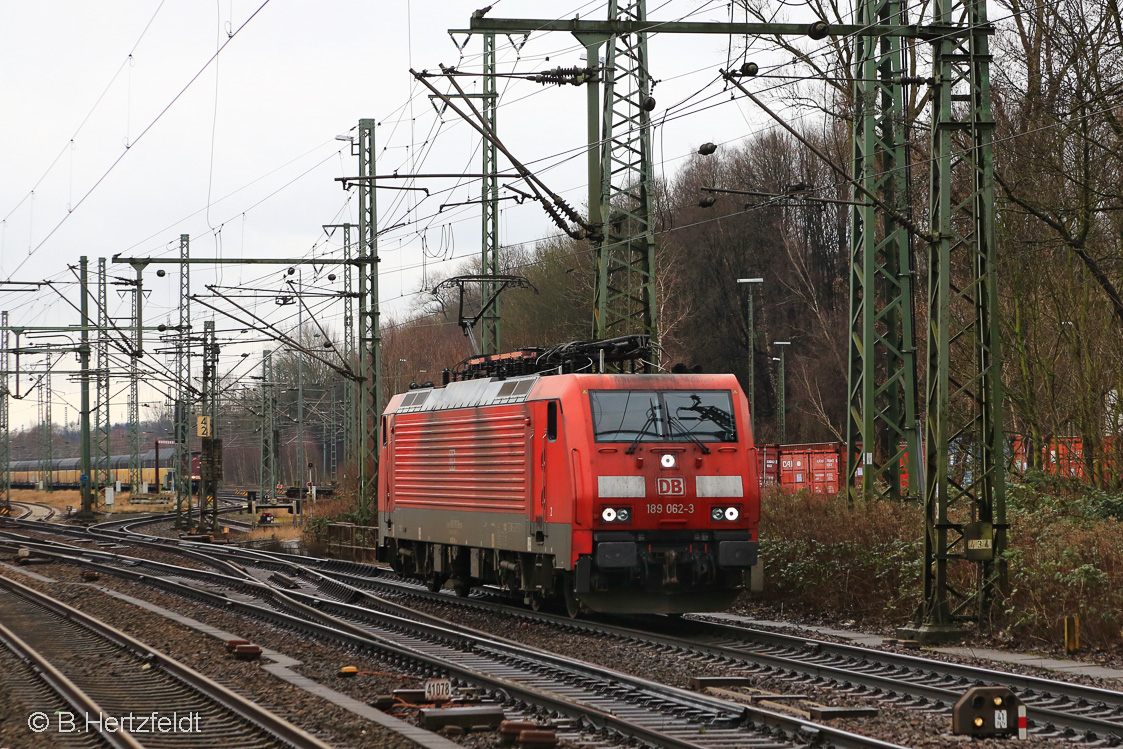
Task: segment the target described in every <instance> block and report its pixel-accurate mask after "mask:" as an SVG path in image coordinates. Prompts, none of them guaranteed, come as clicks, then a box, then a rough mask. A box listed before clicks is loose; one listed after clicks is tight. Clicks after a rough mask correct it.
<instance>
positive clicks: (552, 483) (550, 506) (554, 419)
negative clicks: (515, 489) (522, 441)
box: [534, 400, 573, 523]
mask: <svg viewBox="0 0 1123 749" xmlns="http://www.w3.org/2000/svg"><path fill="white" fill-rule="evenodd" d="M543 411H544V413H543V417H544V418H543V419H542V425H543V429H542V430H541V431H542V434H541V436H540V437H538V439H537V442H538V445H539V451H538V453H537V454H538V475H539V481H540V486H539V487H537V491H536V493H535V508H534V510H535V512H534V518H535V520H536V521H537V522H539V523H571V522H573V503H572V498H571V497H569V486H570V481H569V460H568V451H567V449H566V444H565V430H564V429H562V419H563V415H562V407H561V401H557V400H551V401H546V403H545V404H544V408H543Z"/></svg>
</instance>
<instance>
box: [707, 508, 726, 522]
mask: <svg viewBox="0 0 1123 749" xmlns="http://www.w3.org/2000/svg"><path fill="white" fill-rule="evenodd" d="M724 517H725V508H724V507H715V508H714V509H712V510H710V518H711V519H713V520H721V519H722V518H724Z"/></svg>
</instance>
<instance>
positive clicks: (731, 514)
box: [725, 507, 741, 520]
mask: <svg viewBox="0 0 1123 749" xmlns="http://www.w3.org/2000/svg"><path fill="white" fill-rule="evenodd" d="M739 517H741V513H740V512H738V511H737V508H736V507H726V508H725V519H726V520H736V519H737V518H739Z"/></svg>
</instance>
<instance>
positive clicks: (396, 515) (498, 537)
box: [380, 507, 572, 569]
mask: <svg viewBox="0 0 1123 749" xmlns="http://www.w3.org/2000/svg"><path fill="white" fill-rule="evenodd" d="M380 521H381V522H382V527H383V531H384V532H383V538H384V539H385V538H397V539H400V540H402V541H421V542H424V543H434V544H445V545H448V546H470V547H473V548H477V549H497V550H500V551H514V552H521V553H524V554H525V553H531V554H547V555H551V556H553V557H554V561H555V565H556V566H557V568H558V569H568V568H569V567H570V563H569V560H570V549H571V548H572V537H571V533H572V526H570V525H569V524H568V523H536V522H533V521H531V520H527V519H526V518H525V517H524V516H522V515H516V514H513V513H508V512H458V511H455V510H452V511H450V510H432V509H422V508H414V507H401V508H396V509H395V510H393V511H392V512H384V513H382V516H381V518H380ZM387 522H389V527H387Z"/></svg>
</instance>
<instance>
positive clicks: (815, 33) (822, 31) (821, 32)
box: [807, 21, 831, 41]
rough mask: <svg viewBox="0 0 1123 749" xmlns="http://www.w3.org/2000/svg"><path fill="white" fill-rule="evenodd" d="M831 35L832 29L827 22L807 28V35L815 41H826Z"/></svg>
mask: <svg viewBox="0 0 1123 749" xmlns="http://www.w3.org/2000/svg"><path fill="white" fill-rule="evenodd" d="M829 33H831V27H830V24H828V23H827V22H826V21H816V22H815V23H813V24H811V25H810V26H808V27H807V35H808V36H809V37H811V38H812V39H814V40H815V41H818V40H820V39H826V38H827V34H829Z"/></svg>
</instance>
